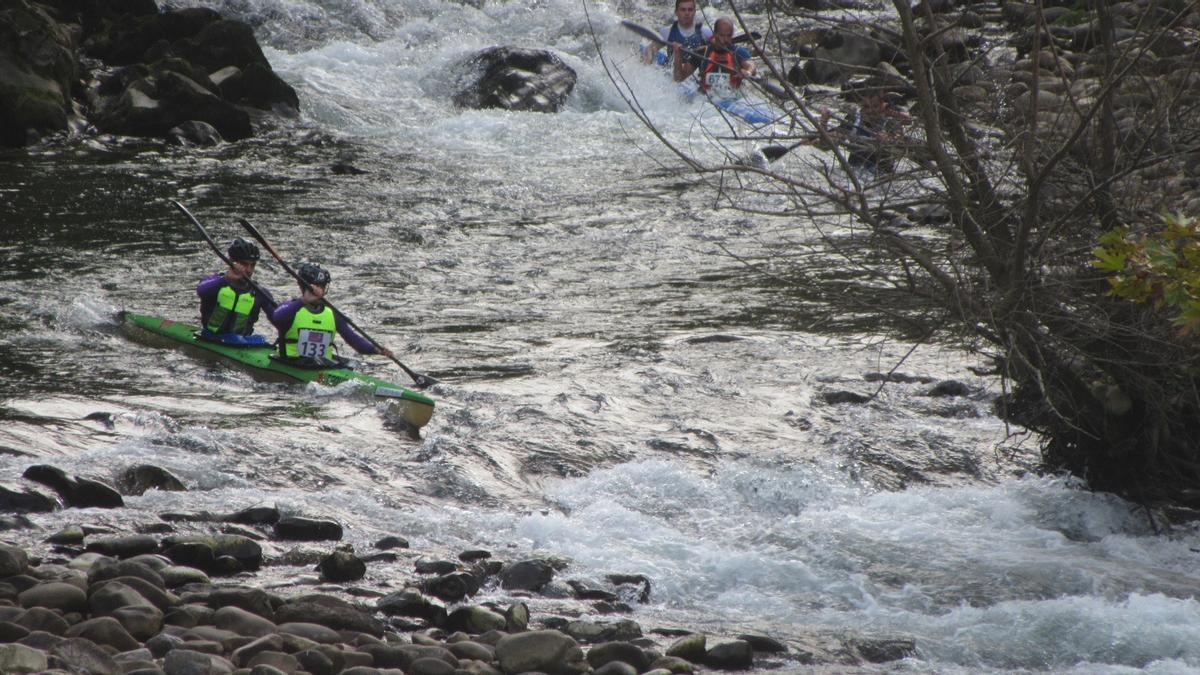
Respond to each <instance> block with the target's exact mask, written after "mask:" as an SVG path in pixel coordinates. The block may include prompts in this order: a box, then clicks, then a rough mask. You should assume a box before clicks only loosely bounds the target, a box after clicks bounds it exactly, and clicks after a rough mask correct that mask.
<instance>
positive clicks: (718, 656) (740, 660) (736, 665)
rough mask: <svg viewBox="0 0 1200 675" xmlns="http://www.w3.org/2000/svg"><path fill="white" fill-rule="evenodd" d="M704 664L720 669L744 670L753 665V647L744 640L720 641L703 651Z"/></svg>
mask: <svg viewBox="0 0 1200 675" xmlns="http://www.w3.org/2000/svg"><path fill="white" fill-rule="evenodd" d="M704 664H705V665H708V666H711V667H713V668H719V669H721V670H745V669H747V668H749V667H750V666H752V665H754V648H753V647H751V646H750V643H749V642H746V641H745V640H731V641H729V642H722V643H721V644H718V645H714V646H713V647H712V648H711V649H709V650H708V652H707V653H705V655H704Z"/></svg>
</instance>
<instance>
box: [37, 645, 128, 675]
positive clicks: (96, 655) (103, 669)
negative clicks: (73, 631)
mask: <svg viewBox="0 0 1200 675" xmlns="http://www.w3.org/2000/svg"><path fill="white" fill-rule="evenodd" d="M50 654H51V655H52V656H55V657H57V658H59V659H61V660H62V661H63V662H64V663H66V664H67V665H68V666H69V667H70V668H71V669H73V671H74V672H84V673H90V674H91V675H122V671H121V667H120V666H119V665H117V662H116V661H114V660H113V658H112V657H111V656H109V654H108V652H106V651H104V650H103V649H102V648H100V646H99V645H97V644H96V643H94V642H92V641H91V640H87V639H84V638H68V639H65V640H62V641H61V642H59V643H58V644H56V645H54V646H53V647H51V648H50Z"/></svg>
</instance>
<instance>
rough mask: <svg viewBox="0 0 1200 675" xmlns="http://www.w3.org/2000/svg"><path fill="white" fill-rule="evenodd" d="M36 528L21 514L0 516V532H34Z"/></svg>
mask: <svg viewBox="0 0 1200 675" xmlns="http://www.w3.org/2000/svg"><path fill="white" fill-rule="evenodd" d="M36 529H38V526H37V524H36V523H34V522H33V521H32V520H30V519H29V518H26V517H25V516H23V515H21V514H17V515H12V516H10V515H7V514H0V532H6V531H8V530H36Z"/></svg>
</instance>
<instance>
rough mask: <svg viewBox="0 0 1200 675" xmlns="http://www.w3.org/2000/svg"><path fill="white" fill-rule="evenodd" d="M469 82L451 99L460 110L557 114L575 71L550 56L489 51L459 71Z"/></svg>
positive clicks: (510, 50)
mask: <svg viewBox="0 0 1200 675" xmlns="http://www.w3.org/2000/svg"><path fill="white" fill-rule="evenodd" d="M463 70H464V71H465V72H467V73H469V75H467V76H466V77H464V78H462V79H463V80H470V81H469V82H466V83H465V85H464V86H462V87H461V89H460V91H459V93H458V94H457V95H455V97H454V103H455V105H458V106H461V107H464V108H502V109H504V110H521V111H529V112H558V111H559V110H560V109H561V108H562V106H563V104H564V103H565V102H566V100H567V96H569V95H570V94H571V91H572V90H573V89H574V88H575V80H576V75H575V71H574V70H572V69H571V68H570V67H568V66H567V65H566V64H565V63H563V62H562V59H560V58H558V56H556V55H554V54H553V53H551V52H548V51H545V50H540V49H520V48H516V47H491V48H489V49H485V50H483V51H481V52H478V53H476V54H475V55H474V56H472V57H471V58H470V59H469V60H468V61H467V62H466V63H465V64H464V67H463Z"/></svg>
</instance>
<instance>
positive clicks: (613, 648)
mask: <svg viewBox="0 0 1200 675" xmlns="http://www.w3.org/2000/svg"><path fill="white" fill-rule="evenodd" d="M614 661H620V662H623V663H625V664H628V665H630V666H632V667H633V668H634V672H635V673H640V672H643V671H646V670H649V669H650V658H649V657H648V656H647V655H646V653H645V652H644V651H642V648H641V647H638V646H637V645H635V644H633V643H630V642H605V643H603V644H598V645H596V646H595V647H592V648H591V649H590V650H588V653H587V662H588V663H589V664H590V665H591V666H592V668H597V669H598V668H600V667H601V666H604V665H606V664H609V663H612V662H614Z"/></svg>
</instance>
